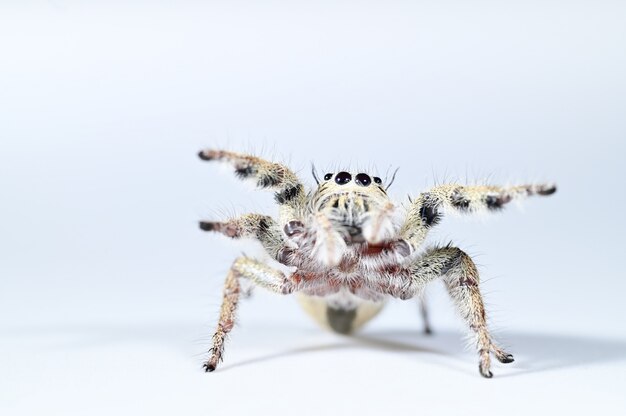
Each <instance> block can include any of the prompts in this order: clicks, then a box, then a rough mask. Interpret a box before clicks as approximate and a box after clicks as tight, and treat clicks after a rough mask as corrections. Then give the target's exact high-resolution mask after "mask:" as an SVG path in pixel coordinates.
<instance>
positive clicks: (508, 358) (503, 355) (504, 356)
mask: <svg viewBox="0 0 626 416" xmlns="http://www.w3.org/2000/svg"><path fill="white" fill-rule="evenodd" d="M494 355H495V356H496V359H497V360H498V361H500V362H501V363H503V364H509V363H512V362H513V361H515V359H514V358H513V354H509V353H508V352H506V351H502V350H495V351H494Z"/></svg>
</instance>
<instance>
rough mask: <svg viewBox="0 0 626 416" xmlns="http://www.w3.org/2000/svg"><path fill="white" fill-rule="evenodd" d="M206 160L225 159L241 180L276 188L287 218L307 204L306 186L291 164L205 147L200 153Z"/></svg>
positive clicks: (296, 214) (275, 195) (296, 213)
mask: <svg viewBox="0 0 626 416" xmlns="http://www.w3.org/2000/svg"><path fill="white" fill-rule="evenodd" d="M198 156H200V159H202V160H206V161H223V162H227V163H229V164H231V165H232V166H233V167H234V168H235V174H236V175H237V176H238V177H240V178H242V179H252V180H254V181H256V185H257V186H258V187H259V188H267V189H271V190H273V191H274V192H275V193H274V197H275V199H276V202H278V203H279V204H280V205H281V207H282V208H283V210H282V211H283V214H284V215H285V216H286V219H287V220H291V219H297V218H298V217H299V216H300V215H301V214H302V211H303V209H304V207H305V200H306V198H305V192H304V186H303V185H302V183H301V182H300V180H299V179H298V177H297V176H296V175H295V173H293V172H292V171H291V170H290V169H289V168H288V167H286V166H284V165H281V164H280V163H273V162H269V161H267V160H263V159H261V158H258V157H256V156H251V155H246V154H241V153H235V152H229V151H226V150H214V149H206V150H202V151H201V152H200V153H198Z"/></svg>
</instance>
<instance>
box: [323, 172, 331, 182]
mask: <svg viewBox="0 0 626 416" xmlns="http://www.w3.org/2000/svg"><path fill="white" fill-rule="evenodd" d="M332 177H333V174H332V173H327V174H326V175H324V180H325V181H327V180H329V179H330V178H332Z"/></svg>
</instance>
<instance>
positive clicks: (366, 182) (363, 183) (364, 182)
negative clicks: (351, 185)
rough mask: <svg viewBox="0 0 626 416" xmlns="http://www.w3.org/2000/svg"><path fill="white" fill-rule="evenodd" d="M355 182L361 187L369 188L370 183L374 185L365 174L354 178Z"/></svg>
mask: <svg viewBox="0 0 626 416" xmlns="http://www.w3.org/2000/svg"><path fill="white" fill-rule="evenodd" d="M354 182H356V183H357V184H359V185H361V186H368V185H369V184H370V183H372V180H371V179H370V177H369V175H367V174H365V173H359V174H358V175H356V177H355V178H354Z"/></svg>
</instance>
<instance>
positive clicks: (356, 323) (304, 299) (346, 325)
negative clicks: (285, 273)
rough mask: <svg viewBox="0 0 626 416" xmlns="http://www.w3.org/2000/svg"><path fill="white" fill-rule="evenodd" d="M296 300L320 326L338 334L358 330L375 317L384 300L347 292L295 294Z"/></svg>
mask: <svg viewBox="0 0 626 416" xmlns="http://www.w3.org/2000/svg"><path fill="white" fill-rule="evenodd" d="M297 298H298V302H299V303H300V306H302V309H304V310H305V312H306V313H308V314H309V315H310V316H311V317H312V318H313V319H314V320H315V322H317V323H318V324H319V325H320V326H322V327H323V328H326V329H330V330H332V331H334V332H337V333H340V334H350V333H353V332H355V331H357V330H359V329H360V328H361V327H362V326H363V325H365V324H366V323H367V322H368V321H369V320H371V319H372V318H373V317H375V316H376V315H377V314H378V313H379V312H380V311H381V309H382V308H383V306H384V305H385V303H384V301H378V302H375V301H370V300H365V299H361V298H358V297H356V296H354V295H352V294H350V293H348V292H339V293H337V294H334V295H331V296H325V297H322V296H309V295H305V294H303V293H298V294H297Z"/></svg>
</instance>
